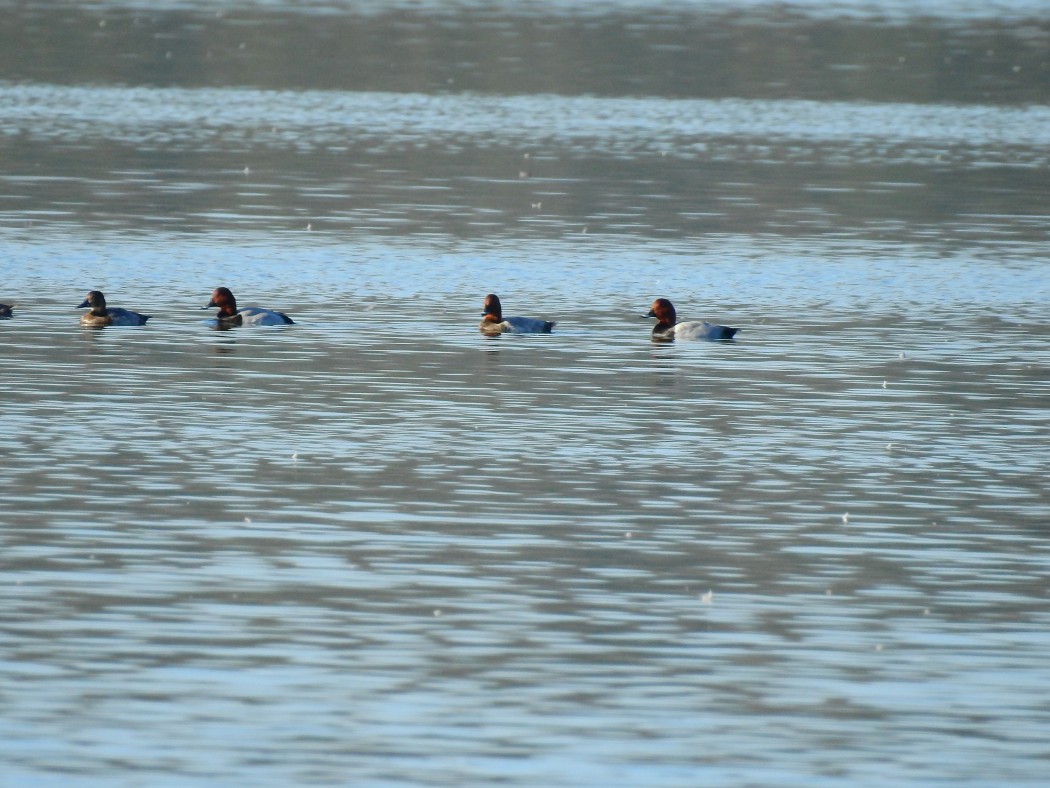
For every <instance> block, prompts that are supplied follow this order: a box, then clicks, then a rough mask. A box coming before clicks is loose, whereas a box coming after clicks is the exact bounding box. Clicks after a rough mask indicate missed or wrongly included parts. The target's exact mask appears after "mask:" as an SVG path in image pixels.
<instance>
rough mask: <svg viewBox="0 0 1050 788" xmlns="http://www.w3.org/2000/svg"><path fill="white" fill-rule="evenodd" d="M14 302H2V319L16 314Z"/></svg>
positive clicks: (0, 305) (0, 314)
mask: <svg viewBox="0 0 1050 788" xmlns="http://www.w3.org/2000/svg"><path fill="white" fill-rule="evenodd" d="M14 308H15V306H14V304H0V320H7V319H8V318H9V317H13V316H14Z"/></svg>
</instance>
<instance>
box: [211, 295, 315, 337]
mask: <svg viewBox="0 0 1050 788" xmlns="http://www.w3.org/2000/svg"><path fill="white" fill-rule="evenodd" d="M212 307H218V308H219V312H218V314H216V315H215V319H216V321H217V322H218V325H219V328H231V327H232V326H291V325H295V322H294V321H293V320H292V319H291V318H290V317H288V315H286V314H285V313H284V312H278V311H276V310H274V309H263V308H262V307H261V306H246V307H244V308H242V309H238V308H237V299H236V298H234V296H233V293H231V292H230V289H229V288H228V287H216V288H215V290H214V291H213V292H212V294H211V300H210V301H209V302H208V303H207V304H205V305H204V306H202V307H201V309H211V308H212Z"/></svg>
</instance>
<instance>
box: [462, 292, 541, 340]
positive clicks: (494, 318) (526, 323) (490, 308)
mask: <svg viewBox="0 0 1050 788" xmlns="http://www.w3.org/2000/svg"><path fill="white" fill-rule="evenodd" d="M483 314H484V317H483V318H482V320H481V323H479V324H478V328H480V329H481V331H482V332H483V333H485V334H502V333H507V334H549V333H550V332H551V329H552V328H554V322H553V321H551V320H540V319H538V318H535V317H503V306H502V305H501V304H500V302H499V296H497V295H496V294H495V293H489V294H488V295H487V296H485V311H484V313H483Z"/></svg>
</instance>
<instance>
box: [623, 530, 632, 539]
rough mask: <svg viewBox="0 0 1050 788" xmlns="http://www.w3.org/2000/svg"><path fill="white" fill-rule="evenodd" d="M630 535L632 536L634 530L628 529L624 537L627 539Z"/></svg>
mask: <svg viewBox="0 0 1050 788" xmlns="http://www.w3.org/2000/svg"><path fill="white" fill-rule="evenodd" d="M632 536H634V532H633V531H628V532H627V533H625V534H624V537H626V538H627V539H630V538H631V537H632Z"/></svg>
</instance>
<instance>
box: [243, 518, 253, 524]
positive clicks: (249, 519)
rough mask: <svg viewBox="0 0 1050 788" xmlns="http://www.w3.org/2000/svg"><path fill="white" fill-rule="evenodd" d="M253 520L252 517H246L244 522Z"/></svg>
mask: <svg viewBox="0 0 1050 788" xmlns="http://www.w3.org/2000/svg"><path fill="white" fill-rule="evenodd" d="M251 521H252V518H251V517H245V518H244V522H246V523H250V522H251Z"/></svg>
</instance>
